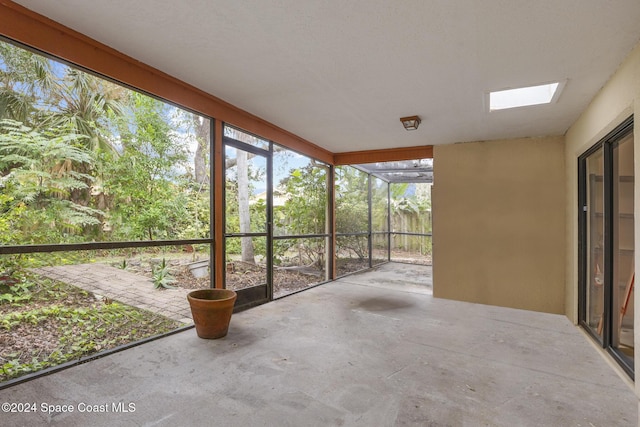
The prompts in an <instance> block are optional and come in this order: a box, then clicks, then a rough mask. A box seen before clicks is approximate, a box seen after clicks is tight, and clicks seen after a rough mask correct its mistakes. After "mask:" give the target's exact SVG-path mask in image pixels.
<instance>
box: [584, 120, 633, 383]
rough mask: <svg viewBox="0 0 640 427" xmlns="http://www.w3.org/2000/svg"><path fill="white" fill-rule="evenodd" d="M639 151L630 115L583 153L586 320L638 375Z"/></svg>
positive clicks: (620, 361)
mask: <svg viewBox="0 0 640 427" xmlns="http://www.w3.org/2000/svg"><path fill="white" fill-rule="evenodd" d="M633 157H634V147H633V119H632V118H630V119H628V120H627V121H625V122H624V123H623V124H622V125H620V126H619V127H618V128H617V129H616V130H614V131H613V132H612V133H611V134H609V135H608V136H607V137H605V138H604V139H603V140H602V141H600V142H599V143H598V144H596V145H595V146H594V147H592V148H591V149H590V150H588V151H587V152H586V153H585V154H583V155H582V156H581V157H580V158H579V174H580V201H579V203H580V206H579V211H580V304H579V308H580V312H579V316H580V323H581V324H582V326H583V327H585V328H586V329H587V331H588V332H589V333H590V335H592V336H593V337H594V339H596V340H598V342H599V343H600V344H601V345H602V346H603V347H604V348H606V349H607V350H608V351H609V352H610V353H611V354H612V355H613V356H614V358H615V359H616V360H617V361H618V362H619V363H620V364H621V365H622V367H623V368H624V369H625V370H626V371H627V373H629V375H630V376H632V377H633V375H634V363H633V356H634V347H635V345H634V338H633V336H634V333H633V329H634V315H633V290H634V279H635V265H634V247H635V242H634V217H635V215H634V181H635V177H634V161H633Z"/></svg>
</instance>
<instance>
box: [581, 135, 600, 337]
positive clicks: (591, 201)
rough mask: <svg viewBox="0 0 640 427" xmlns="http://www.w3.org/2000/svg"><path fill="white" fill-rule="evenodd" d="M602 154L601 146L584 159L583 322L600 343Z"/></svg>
mask: <svg viewBox="0 0 640 427" xmlns="http://www.w3.org/2000/svg"><path fill="white" fill-rule="evenodd" d="M603 174H604V155H603V149H602V147H600V149H598V150H597V151H596V152H594V153H593V154H591V155H590V156H589V157H587V159H586V176H587V192H586V194H587V200H586V206H587V210H586V211H587V224H586V228H587V236H586V238H587V254H588V255H587V274H586V281H587V292H586V313H585V314H586V316H585V317H586V319H585V320H586V323H587V325H588V326H589V328H590V329H591V331H592V332H593V333H595V334H596V335H597V336H598V337H599V338H600V341H602V331H603V326H604V323H603V322H604V286H603V285H604V197H603V196H604V180H603V176H604V175H603Z"/></svg>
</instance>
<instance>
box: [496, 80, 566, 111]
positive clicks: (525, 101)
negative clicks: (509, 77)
mask: <svg viewBox="0 0 640 427" xmlns="http://www.w3.org/2000/svg"><path fill="white" fill-rule="evenodd" d="M559 87H560V83H559V82H556V83H548V84H544V85H538V86H529V87H520V88H516V89H507V90H499V91H495V92H490V93H489V110H490V111H495V110H505V109H507V108H517V107H527V106H530V105H540V104H549V103H550V102H552V101H553V100H554V96H555V95H556V92H559V91H558V88H559Z"/></svg>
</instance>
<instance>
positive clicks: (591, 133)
mask: <svg viewBox="0 0 640 427" xmlns="http://www.w3.org/2000/svg"><path fill="white" fill-rule="evenodd" d="M639 108H640V44H639V45H638V46H636V47H635V49H634V50H633V51H632V52H631V53H630V54H629V56H628V57H627V58H626V59H625V61H624V62H623V63H622V64H621V65H620V67H619V68H618V70H617V71H616V72H615V74H614V75H613V76H612V77H611V79H610V80H609V82H607V84H606V85H605V86H604V87H603V88H602V89H601V90H600V92H599V93H598V94H597V95H596V96H595V98H594V99H593V101H592V102H591V103H590V105H589V106H588V107H587V108H586V109H585V111H584V112H583V113H582V114H581V116H580V117H579V118H578V120H576V122H575V123H574V124H573V125H572V126H571V127H570V128H569V130H568V131H567V134H566V137H565V139H566V155H565V157H566V173H567V177H566V186H567V194H568V197H567V206H566V211H567V226H566V230H567V235H566V241H567V265H566V274H567V276H566V283H567V286H566V294H565V305H566V314H567V316H568V317H569V319H571V320H572V321H573V322H577V321H578V304H577V302H578V301H577V300H578V296H577V295H578V220H577V203H578V191H577V186H578V172H577V159H578V156H579V155H580V154H582V153H583V152H584V151H585V150H587V149H588V148H589V147H591V146H592V145H593V144H595V143H596V142H598V141H599V140H600V139H602V138H603V137H604V136H605V135H606V134H607V133H609V132H610V131H611V130H613V129H614V128H615V127H616V126H618V125H619V124H620V123H621V122H622V121H623V120H624V119H626V118H627V117H629V116H630V115H632V114H634V112H635V111H638V109H639ZM634 157H635V159H634V162H635V164H634V170H635V206H634V208H635V212H636V215H635V265H636V266H638V265H640V253H639V252H640V251H639V250H638V249H639V246H640V245H639V244H640V215H639V214H638V213H640V173H639V172H640V170H639V168H640V120H639V118H638V117H636V119H635V123H634ZM633 298H634V302H635V304H634V311H635V313H634V316H635V325H634V330H635V342H640V316H639V315H640V313H638V310H639V309H640V295H638V292H634V297H633ZM639 363H640V354H639V353H635V366H640V365H639ZM636 394H637V395H640V384H639V383H638V382H636Z"/></svg>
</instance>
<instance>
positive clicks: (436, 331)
mask: <svg viewBox="0 0 640 427" xmlns="http://www.w3.org/2000/svg"><path fill="white" fill-rule="evenodd" d="M377 270H378V271H373V272H367V273H364V274H357V275H352V276H348V277H345V278H343V279H341V280H338V281H336V282H333V283H329V284H326V285H322V286H319V287H316V288H313V289H310V290H308V291H305V292H302V293H299V294H296V295H292V296H290V297H287V298H284V299H281V300H278V301H275V302H273V303H269V304H266V305H262V306H260V307H256V308H253V309H250V310H247V311H244V312H241V313H237V314H234V316H233V318H232V321H231V327H230V330H229V335H228V336H227V337H226V338H224V339H220V340H213V341H208V340H202V339H199V338H197V337H196V334H195V331H194V330H188V331H186V332H182V333H179V334H176V335H172V336H169V337H166V338H163V339H160V340H156V341H153V342H151V343H147V344H144V345H141V346H138V347H135V348H133V349H130V350H126V351H123V352H120V353H117V354H113V355H111V356H108V357H105V358H102V359H98V360H95V361H92V362H89V363H86V364H83V365H80V366H77V367H74V368H71V369H67V370H65V371H61V372H58V373H56V374H53V375H50V376H47V377H43V378H39V379H36V380H33V381H29V382H27V383H23V384H19V385H17V386H15V387H11V388H9V389H5V390H2V391H0V402H13V403H28V402H32V403H35V404H36V412H35V413H24V414H14V413H4V414H0V424H2V425H3V426H13V425H29V426H33V425H41V424H47V423H50V424H52V425H64V426H89V425H91V426H102V425H104V426H112V425H118V426H134V425H135V426H139V425H147V426H155V425H161V426H176V425H181V426H189V425H214V426H296V427H298V426H323V427H324V426H367V427H369V426H401V425H415V426H509V427H511V426H634V425H637V410H638V402H637V400H636V398H635V395H634V393H633V392H632V390H631V389H630V388H629V386H628V385H627V384H625V382H623V381H622V380H621V379H620V377H618V375H617V374H616V373H615V372H614V370H613V369H612V368H611V367H610V366H609V365H608V364H607V363H606V362H605V360H604V358H603V357H602V356H601V355H600V354H599V353H598V352H597V351H596V350H595V349H594V348H593V347H592V345H591V344H590V343H589V342H588V341H587V339H586V337H585V336H584V335H583V334H582V333H581V332H580V330H578V329H577V328H576V327H574V326H573V325H572V324H571V323H570V322H569V321H568V320H567V318H566V317H564V316H559V315H550V314H541V313H534V312H527V311H522V310H514V309H506V308H498V307H491V306H482V305H477V304H469V303H462V302H454V301H447V300H440V299H434V298H433V297H432V296H431V295H429V293H430V290H429V288H428V286H427V287H425V286H423V284H425V283H426V282H428V279H427V277H428V275H429V274H430V271H431V269H430V268H429V267H422V266H407V265H399V264H387V265H384V266H382V267H380V268H378V269H377ZM401 279H402V280H401ZM43 404H44V405H70V407H71V408H72V409H73V411H74V412H72V413H71V412H64V411H63V409H65V408H61V407H59V408H53V409H54V412H53V413H52V414H46V413H43V411H42V410H43V409H47V407H46V406H43ZM130 404H131V406H129V405H130ZM87 405H97V406H95V407H91V406H87ZM118 405H120V406H118ZM87 407H89V408H92V409H96V410H100V409H102V410H108V412H104V413H100V412H98V413H88V412H80V411H83V410H84V411H86V409H87ZM118 408H120V409H122V408H124V409H127V410H129V412H123V411H120V412H116V410H117V409H118ZM67 409H68V408H67ZM134 410H135V411H134Z"/></svg>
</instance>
